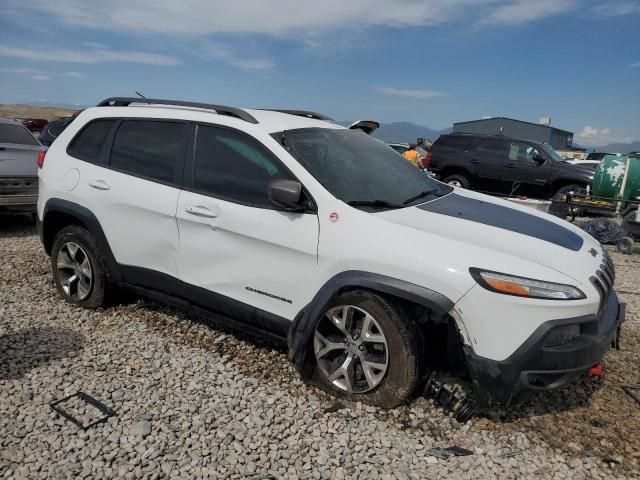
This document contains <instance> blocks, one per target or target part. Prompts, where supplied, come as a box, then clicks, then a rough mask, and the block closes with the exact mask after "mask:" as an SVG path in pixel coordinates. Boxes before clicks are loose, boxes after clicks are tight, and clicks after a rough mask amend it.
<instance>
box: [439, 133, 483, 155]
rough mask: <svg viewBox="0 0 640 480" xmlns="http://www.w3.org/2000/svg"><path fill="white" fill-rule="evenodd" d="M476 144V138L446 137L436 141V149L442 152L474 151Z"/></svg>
mask: <svg viewBox="0 0 640 480" xmlns="http://www.w3.org/2000/svg"><path fill="white" fill-rule="evenodd" d="M475 143H476V138H475V137H467V136H457V135H444V136H442V137H440V138H439V139H438V140H436V142H435V144H434V145H433V146H434V147H437V148H440V149H442V150H456V151H457V150H462V151H464V150H472V149H473V146H474V145H475Z"/></svg>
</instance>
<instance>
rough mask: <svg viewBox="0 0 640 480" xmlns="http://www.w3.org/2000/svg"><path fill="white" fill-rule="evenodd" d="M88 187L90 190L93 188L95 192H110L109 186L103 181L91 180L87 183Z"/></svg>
mask: <svg viewBox="0 0 640 480" xmlns="http://www.w3.org/2000/svg"><path fill="white" fill-rule="evenodd" d="M89 186H90V187H91V188H95V189H96V190H110V189H111V186H110V185H109V184H108V183H107V182H105V181H104V180H91V181H90V182H89Z"/></svg>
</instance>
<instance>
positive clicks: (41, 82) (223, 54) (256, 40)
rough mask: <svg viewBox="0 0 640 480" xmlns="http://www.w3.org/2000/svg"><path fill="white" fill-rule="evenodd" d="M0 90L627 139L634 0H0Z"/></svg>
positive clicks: (4, 99)
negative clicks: (544, 125)
mask: <svg viewBox="0 0 640 480" xmlns="http://www.w3.org/2000/svg"><path fill="white" fill-rule="evenodd" d="M0 10H1V11H2V15H0V102H1V103H28V102H34V101H47V102H51V103H70V104H81V105H91V104H95V103H96V102H98V101H99V100H101V99H103V98H105V97H109V96H114V95H133V92H134V90H138V91H140V92H142V93H144V94H145V95H146V96H149V97H151V96H154V97H164V98H180V99H185V100H198V101H207V102H214V103H228V104H231V105H239V106H251V107H254V106H255V107H281V108H304V109H310V110H317V111H320V112H323V113H327V114H329V115H331V116H333V117H334V118H337V119H357V118H373V119H377V120H380V121H383V122H391V121H411V122H414V123H418V124H421V125H425V126H429V127H431V128H436V129H442V128H446V127H449V126H451V124H452V123H453V122H455V121H464V120H471V119H475V118H481V117H482V116H508V117H514V118H518V119H522V120H528V121H534V122H535V121H537V120H538V118H539V117H541V116H550V117H551V119H552V125H554V126H557V127H559V128H563V129H566V130H571V131H575V132H576V135H575V140H574V141H575V143H579V144H582V145H586V146H596V145H604V144H606V143H609V142H612V141H625V142H626V141H631V140H640V38H639V37H638V31H639V29H638V27H639V26H640V0H635V1H633V0H603V1H595V0H535V1H533V0H506V1H505V0H347V1H345V0H323V1H322V2H317V1H305V0H270V1H264V0H243V1H233V0H232V1H229V0H183V1H175V0H138V1H135V0H111V1H109V2H106V1H100V0H92V1H90V2H87V1H85V0H57V1H47V0H0Z"/></svg>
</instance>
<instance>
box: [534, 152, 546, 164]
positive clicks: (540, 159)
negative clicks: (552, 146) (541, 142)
mask: <svg viewBox="0 0 640 480" xmlns="http://www.w3.org/2000/svg"><path fill="white" fill-rule="evenodd" d="M533 161H534V162H535V164H536V165H538V166H540V165H542V164H543V163H544V162H546V161H547V159H546V158H544V157H543V156H542V155H541V154H539V153H536V154H535V155H534V156H533Z"/></svg>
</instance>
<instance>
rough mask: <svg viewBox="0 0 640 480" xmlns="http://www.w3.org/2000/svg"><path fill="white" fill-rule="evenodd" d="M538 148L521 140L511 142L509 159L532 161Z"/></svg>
mask: <svg viewBox="0 0 640 480" xmlns="http://www.w3.org/2000/svg"><path fill="white" fill-rule="evenodd" d="M536 155H538V150H536V149H535V147H534V146H533V145H530V144H528V143H522V142H512V143H511V145H510V147H509V160H511V161H512V162H522V163H534V162H533V159H534V157H535V156H536Z"/></svg>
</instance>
